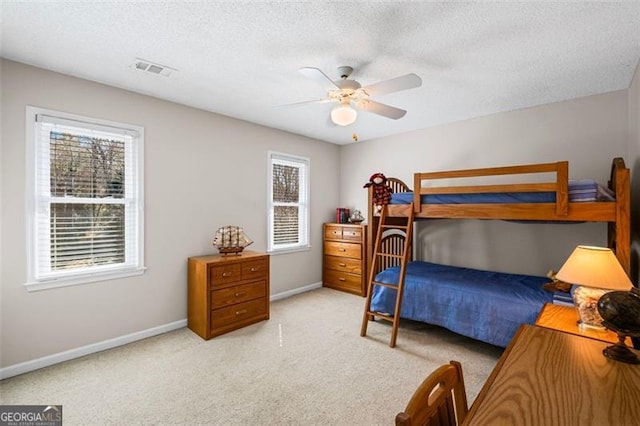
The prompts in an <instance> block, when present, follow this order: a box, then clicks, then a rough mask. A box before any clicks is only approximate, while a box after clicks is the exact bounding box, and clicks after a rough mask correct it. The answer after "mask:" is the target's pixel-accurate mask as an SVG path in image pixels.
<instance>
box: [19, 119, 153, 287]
mask: <svg viewBox="0 0 640 426" xmlns="http://www.w3.org/2000/svg"><path fill="white" fill-rule="evenodd" d="M32 112H33V111H32ZM34 115H35V130H34V132H33V139H34V140H33V144H34V146H33V150H32V155H33V157H34V158H33V170H32V173H33V175H34V181H33V185H32V187H31V188H28V191H29V189H31V192H32V203H31V205H30V206H29V207H28V209H30V210H32V211H31V212H30V213H31V218H32V220H31V224H30V226H31V230H30V231H31V232H30V235H31V238H30V240H31V241H30V244H31V246H30V250H29V259H30V262H29V277H28V280H29V282H28V283H27V284H28V285H34V284H38V283H43V282H49V283H51V282H56V281H69V282H70V283H78V282H74V280H75V281H81V282H86V281H94V280H96V279H106V278H109V277H110V276H109V275H111V274H113V273H117V274H122V273H126V272H133V271H140V270H142V269H143V245H142V235H143V234H142V218H143V216H142V212H143V210H142V200H143V198H142V158H141V155H142V134H141V133H142V132H141V130H138V129H135V128H130V127H129V126H127V125H116V124H114V125H106V124H104V123H101V122H97V121H92V120H90V119H83V118H73V117H72V118H70V117H69V116H68V114H64V115H65V117H62V116H56V115H54V114H43V113H36V114H34ZM28 169H30V167H28ZM87 278H89V279H87Z"/></svg>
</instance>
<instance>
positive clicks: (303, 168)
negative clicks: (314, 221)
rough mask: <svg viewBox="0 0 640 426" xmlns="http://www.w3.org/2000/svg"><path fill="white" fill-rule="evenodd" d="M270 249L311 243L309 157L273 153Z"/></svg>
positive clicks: (272, 250)
mask: <svg viewBox="0 0 640 426" xmlns="http://www.w3.org/2000/svg"><path fill="white" fill-rule="evenodd" d="M268 182H269V247H268V249H269V251H270V252H275V251H287V250H300V249H306V248H308V247H309V226H308V223H309V159H308V158H302V157H296V156H292V155H288V154H279V153H275V152H270V153H269V178H268Z"/></svg>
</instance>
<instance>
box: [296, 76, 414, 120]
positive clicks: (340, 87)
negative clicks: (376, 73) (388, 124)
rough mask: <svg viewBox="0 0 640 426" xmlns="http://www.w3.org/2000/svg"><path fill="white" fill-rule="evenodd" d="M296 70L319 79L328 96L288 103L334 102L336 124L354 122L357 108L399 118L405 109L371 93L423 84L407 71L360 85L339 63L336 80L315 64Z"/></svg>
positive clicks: (333, 111) (375, 93)
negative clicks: (384, 101) (381, 101)
mask: <svg viewBox="0 0 640 426" xmlns="http://www.w3.org/2000/svg"><path fill="white" fill-rule="evenodd" d="M298 71H300V72H301V73H302V74H303V75H304V76H306V77H308V78H310V79H311V80H314V81H316V82H318V83H320V85H322V87H324V88H325V90H326V91H327V97H326V98H324V99H318V100H312V101H305V102H298V103H295V104H290V105H288V106H297V105H305V104H312V103H327V102H337V103H339V105H338V106H336V107H335V108H334V109H333V110H331V121H332V122H333V123H335V124H337V125H339V126H348V125H349V124H352V123H353V122H355V121H356V118H357V116H358V112H357V111H356V109H360V110H362V111H367V112H372V113H374V114H378V115H382V116H383V117H387V118H391V119H393V120H397V119H399V118H402V117H404V115H405V114H406V113H407V111H405V110H403V109H400V108H396V107H393V106H390V105H386V104H383V103H380V102H376V101H374V100H372V99H371V97H373V96H380V95H386V94H388V93H393V92H399V91H401V90H407V89H413V88H415V87H420V86H421V85H422V79H421V78H420V77H418V76H417V75H415V74H406V75H403V76H400V77H396V78H392V79H390V80H384V81H380V82H378V83H375V84H371V85H369V86H365V87H362V85H361V84H360V83H358V82H357V81H356V80H352V79H349V76H350V75H351V73H352V72H353V68H351V67H348V66H342V67H338V75H339V76H340V79H339V80H335V81H334V80H331V79H330V78H329V77H327V75H326V74H325V73H323V72H322V71H321V70H320V69H318V68H313V67H304V68H300V69H299V70H298ZM352 107H355V108H356V109H354V108H352Z"/></svg>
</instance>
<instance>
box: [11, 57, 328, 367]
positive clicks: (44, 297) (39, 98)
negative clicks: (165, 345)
mask: <svg viewBox="0 0 640 426" xmlns="http://www.w3.org/2000/svg"><path fill="white" fill-rule="evenodd" d="M0 70H1V73H2V74H1V75H2V81H1V93H2V132H1V135H2V145H1V148H2V149H1V150H0V159H1V160H2V163H1V164H2V170H1V176H0V179H1V180H0V182H2V183H3V184H2V186H1V188H0V191H1V193H2V204H1V207H2V216H1V217H2V220H1V226H2V227H1V228H0V229H2V231H3V232H2V234H0V235H1V237H2V245H1V250H2V273H1V279H2V283H1V285H2V286H1V293H2V301H1V303H2V305H1V321H2V329H1V333H2V334H1V337H0V346H1V351H0V366H2V367H6V366H10V365H14V364H16V363H20V362H24V361H29V360H34V359H37V358H40V357H43V356H46V355H51V354H56V353H59V352H61V351H65V350H69V349H73V348H77V347H81V346H84V345H88V344H91V343H94V342H101V341H104V340H106V339H110V338H115V337H118V336H123V335H126V334H129V333H134V332H138V331H141V330H146V329H149V328H152V327H157V326H162V325H165V324H168V323H172V322H175V321H179V320H183V319H185V318H186V265H187V257H189V256H194V255H201V254H206V253H211V252H213V251H214V250H213V248H212V246H211V241H212V237H213V234H214V232H215V230H216V229H217V228H218V227H220V226H223V225H229V224H237V225H242V226H243V227H244V229H245V231H246V232H247V234H248V235H249V236H250V237H251V238H252V239H253V240H254V241H255V242H254V244H253V245H252V246H251V247H250V248H251V249H253V250H258V251H264V250H266V246H267V244H266V238H267V235H266V234H267V214H266V207H267V195H266V188H267V183H266V176H267V151H268V150H275V151H280V152H286V153H290V154H295V155H300V156H305V157H309V158H311V183H312V186H311V205H312V211H311V245H312V248H311V250H310V251H305V252H300V253H294V254H285V255H278V256H272V258H271V271H272V272H271V293H272V294H278V293H283V292H286V291H289V290H293V289H296V288H300V287H302V286H305V285H311V284H316V283H318V282H320V281H321V266H322V239H321V224H322V223H323V222H325V221H328V220H330V219H331V218H332V217H333V212H334V211H335V210H334V209H335V207H336V206H337V205H338V195H337V190H338V179H339V174H338V163H339V147H338V146H336V145H333V144H328V143H326V142H321V141H318V140H313V139H309V138H305V137H302V136H296V135H293V134H289V133H285V132H281V131H277V130H273V129H269V128H266V127H262V126H259V125H255V124H251V123H247V122H244V121H239V120H235V119H231V118H228V117H224V116H221V115H217V114H212V113H209V112H205V111H202V110H197V109H193V108H189V107H185V106H182V105H178V104H175V103H171V102H167V101H163V100H159V99H156V98H151V97H148V96H143V95H139V94H135V93H132V92H128V91H125V90H120V89H117V88H113V87H109V86H105V85H101V84H97V83H94V82H90V81H86V80H81V79H77V78H73V77H69V76H65V75H62V74H57V73H52V72H48V71H45V70H42V69H38V68H34V67H30V66H26V65H22V64H19V63H16V62H11V61H5V60H3V61H2V63H1V68H0ZM168 84H170V80H169V81H168ZM27 105H33V106H37V107H42V108H49V109H53V110H59V111H65V112H70V113H76V114H80V115H86V116H91V117H97V118H101V119H107V120H113V121H120V122H127V123H132V124H137V125H141V126H144V128H145V136H146V140H145V160H144V161H145V210H146V214H145V248H146V253H145V259H146V262H145V263H146V266H147V268H148V270H147V272H146V273H145V274H144V275H143V276H141V277H134V278H128V279H121V280H112V281H103V282H98V283H93V284H85V285H79V286H74V287H65V288H59V289H53V290H45V291H40V292H34V293H29V292H27V291H26V290H25V288H24V286H23V284H24V282H25V277H26V275H25V274H26V270H25V268H26V265H25V252H26V249H25V219H24V218H25V208H24V206H25V199H24V187H25V149H24V148H25V107H26V106H27Z"/></svg>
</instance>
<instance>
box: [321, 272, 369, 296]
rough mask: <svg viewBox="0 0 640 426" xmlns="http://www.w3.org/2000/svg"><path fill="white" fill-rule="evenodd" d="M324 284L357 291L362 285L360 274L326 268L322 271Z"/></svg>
mask: <svg viewBox="0 0 640 426" xmlns="http://www.w3.org/2000/svg"><path fill="white" fill-rule="evenodd" d="M324 284H325V285H328V286H331V287H340V288H345V289H351V290H356V291H358V292H359V291H361V287H362V275H358V274H348V273H345V272H340V271H333V270H329V269H327V270H325V271H324Z"/></svg>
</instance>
